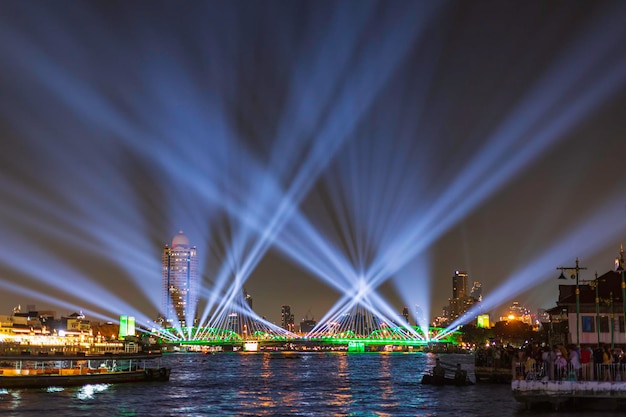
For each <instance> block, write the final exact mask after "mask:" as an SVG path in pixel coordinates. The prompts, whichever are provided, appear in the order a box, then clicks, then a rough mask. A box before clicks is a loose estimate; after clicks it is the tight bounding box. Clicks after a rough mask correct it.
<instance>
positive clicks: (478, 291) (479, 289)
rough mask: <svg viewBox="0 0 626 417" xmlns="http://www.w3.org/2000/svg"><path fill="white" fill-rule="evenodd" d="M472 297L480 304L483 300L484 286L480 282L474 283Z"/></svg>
mask: <svg viewBox="0 0 626 417" xmlns="http://www.w3.org/2000/svg"><path fill="white" fill-rule="evenodd" d="M469 295H470V297H472V298H473V299H474V300H476V301H478V302H480V301H482V300H483V286H482V284H481V283H480V282H478V281H474V285H473V286H472V291H470V294H469Z"/></svg>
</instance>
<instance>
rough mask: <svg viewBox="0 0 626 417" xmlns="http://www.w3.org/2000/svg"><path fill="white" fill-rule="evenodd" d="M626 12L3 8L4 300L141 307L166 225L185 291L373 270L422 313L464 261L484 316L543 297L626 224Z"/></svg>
mask: <svg viewBox="0 0 626 417" xmlns="http://www.w3.org/2000/svg"><path fill="white" fill-rule="evenodd" d="M624 21H626V5H625V4H624V3H623V2H619V1H616V2H603V1H593V2H588V1H586V2H576V1H563V2H560V1H551V2H539V1H537V2H527V1H510V2H502V1H493V2H490V1H473V2H469V1H459V2H455V1H448V2H440V1H432V2H426V1H424V2H413V1H409V2H403V1H393V2H388V1H385V2H380V3H377V2H364V1H356V2H347V1H344V2H323V1H310V2H287V1H282V2H281V1H277V2H253V1H251V2H246V1H241V2H238V1H235V2H206V1H205V2H153V1H151V2H140V1H139V2H114V1H111V2H73V1H59V2H40V3H35V2H22V1H5V2H2V4H0V57H1V58H0V92H1V93H0V140H1V145H2V148H1V149H2V150H1V152H0V236H2V238H3V240H4V245H3V246H4V248H3V250H2V251H1V252H2V253H1V254H0V280H1V281H0V282H1V283H2V285H1V288H2V291H1V292H0V312H4V313H6V314H8V313H9V312H10V310H11V308H12V307H14V306H15V305H17V304H22V305H27V304H36V305H37V306H38V307H39V308H54V309H56V310H57V311H58V312H59V313H60V314H66V313H71V312H73V311H74V310H76V309H83V310H85V311H86V312H88V314H89V313H91V314H94V315H96V314H100V316H99V317H111V318H114V317H116V316H118V315H119V314H125V313H129V312H132V313H133V314H137V315H139V316H140V317H141V318H143V319H146V318H154V317H155V316H156V313H157V309H158V307H159V305H160V302H161V278H160V277H161V275H160V274H161V270H160V264H159V263H160V256H161V250H162V247H163V244H165V243H168V242H170V241H171V238H172V237H173V235H174V234H175V233H176V232H177V231H178V230H179V229H182V230H184V231H185V233H186V234H187V235H188V236H189V238H190V240H191V242H192V244H195V245H197V247H198V250H199V252H200V264H201V265H202V271H203V289H204V291H203V297H202V299H201V305H202V306H203V305H204V304H206V300H207V299H208V297H209V295H210V294H212V293H213V292H214V291H215V285H216V281H219V280H218V276H220V275H219V274H220V271H230V272H231V275H230V276H231V278H232V274H235V273H237V271H238V273H241V274H243V275H244V279H245V280H246V282H245V284H244V286H245V288H246V290H247V291H248V292H249V293H251V294H252V296H253V298H254V308H255V310H256V311H257V312H258V313H259V314H261V315H265V316H267V317H268V318H269V319H270V320H272V321H279V320H280V306H281V305H282V304H291V305H292V310H293V311H294V313H295V315H296V320H300V319H301V318H302V317H303V316H304V315H305V314H306V313H308V314H309V315H310V316H311V315H312V316H314V317H315V318H318V319H319V318H321V317H322V316H323V315H324V313H325V312H326V311H327V310H328V309H329V308H330V307H331V306H332V305H333V304H334V303H335V301H336V300H337V299H338V298H339V296H340V294H339V290H338V289H337V288H336V287H333V286H332V285H330V284H329V282H327V281H328V280H331V281H333V282H339V283H345V282H350V281H349V279H350V277H349V276H350V275H351V274H353V275H354V276H360V275H363V276H365V277H366V279H368V278H367V277H369V276H370V275H371V274H373V272H372V271H373V270H376V271H379V272H380V276H379V278H378V281H377V284H376V285H379V286H378V287H376V288H377V291H379V292H380V293H381V294H382V295H383V297H384V298H385V299H386V300H387V301H388V302H389V304H390V306H391V307H392V308H393V309H395V310H397V311H398V312H399V311H401V308H402V307H403V306H404V305H406V304H413V303H417V304H420V305H422V306H424V307H425V308H426V309H427V310H429V311H430V315H431V316H433V315H435V314H438V313H439V312H440V309H441V306H442V305H444V304H446V303H447V299H448V297H450V296H451V277H452V275H453V274H454V270H456V269H460V270H466V271H468V272H469V274H470V275H471V279H472V280H479V281H481V282H482V284H483V291H484V295H485V300H486V302H487V303H488V304H487V305H488V308H489V309H490V310H491V311H492V312H493V313H494V316H496V317H497V315H498V314H499V312H500V310H501V307H503V306H506V305H508V304H510V302H511V301H513V300H519V301H520V302H522V303H523V304H525V305H527V306H528V307H530V308H533V309H536V308H538V307H549V306H551V305H552V304H553V303H554V301H555V299H556V295H557V287H558V282H557V281H556V277H557V276H558V273H557V271H556V269H555V268H556V267H557V266H560V265H565V266H570V265H573V264H574V261H575V258H576V257H579V258H580V260H581V265H582V266H585V267H587V268H588V270H587V271H584V272H583V273H582V275H581V277H582V278H583V279H591V278H592V277H593V273H594V272H595V271H597V272H599V273H604V272H606V271H607V270H609V269H610V268H611V267H612V266H613V259H614V257H615V256H616V255H617V253H618V250H619V244H620V242H622V241H624V240H626V192H625V191H626V175H625V173H624V169H625V167H626V164H625V163H624V158H626V139H625V133H626V110H625V109H626V54H625V53H624V45H626V25H624V24H623V22H624ZM330 254H332V255H330ZM250 259H252V260H253V262H252V263H250V264H247V262H248V261H249V260H250ZM374 267H375V268H374ZM346 271H348V272H346ZM350 271H351V272H350ZM226 276H228V273H227V274H226ZM320 276H323V277H320ZM324 277H325V278H324ZM346 277H348V278H346ZM340 285H344V284H340ZM218 298H219V297H218ZM309 311H310V312H309ZM141 315H144V316H141Z"/></svg>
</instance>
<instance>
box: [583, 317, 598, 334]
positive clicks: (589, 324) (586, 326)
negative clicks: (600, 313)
mask: <svg viewBox="0 0 626 417" xmlns="http://www.w3.org/2000/svg"><path fill="white" fill-rule="evenodd" d="M582 322H583V332H584V333H593V332H595V331H596V328H595V326H594V320H593V317H592V316H582Z"/></svg>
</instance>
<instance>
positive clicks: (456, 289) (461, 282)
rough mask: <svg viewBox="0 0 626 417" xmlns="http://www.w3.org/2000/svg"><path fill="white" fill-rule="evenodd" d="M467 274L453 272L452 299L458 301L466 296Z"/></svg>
mask: <svg viewBox="0 0 626 417" xmlns="http://www.w3.org/2000/svg"><path fill="white" fill-rule="evenodd" d="M467 281H468V276H467V272H463V271H455V273H454V276H453V277H452V298H453V299H455V298H457V299H459V298H464V297H466V296H467Z"/></svg>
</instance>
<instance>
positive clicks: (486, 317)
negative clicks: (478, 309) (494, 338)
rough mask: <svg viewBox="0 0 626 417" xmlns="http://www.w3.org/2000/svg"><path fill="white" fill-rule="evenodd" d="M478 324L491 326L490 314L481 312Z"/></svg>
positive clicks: (485, 326) (484, 326)
mask: <svg viewBox="0 0 626 417" xmlns="http://www.w3.org/2000/svg"><path fill="white" fill-rule="evenodd" d="M476 320H477V322H476V326H477V327H482V328H485V329H488V328H489V327H491V326H490V325H489V324H490V323H489V314H481V315H479V316H478V317H477V318H476Z"/></svg>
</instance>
